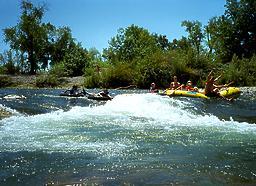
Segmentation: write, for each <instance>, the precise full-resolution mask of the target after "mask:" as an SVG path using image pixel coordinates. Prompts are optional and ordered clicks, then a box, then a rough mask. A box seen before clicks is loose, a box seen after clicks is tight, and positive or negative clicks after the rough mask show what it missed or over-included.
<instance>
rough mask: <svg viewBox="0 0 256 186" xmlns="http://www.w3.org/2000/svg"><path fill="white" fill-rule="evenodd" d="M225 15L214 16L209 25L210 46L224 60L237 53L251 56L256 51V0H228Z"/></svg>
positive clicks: (240, 55)
mask: <svg viewBox="0 0 256 186" xmlns="http://www.w3.org/2000/svg"><path fill="white" fill-rule="evenodd" d="M225 7H226V10H225V13H224V15H222V16H219V17H214V18H212V19H211V20H210V21H209V23H208V25H207V28H208V30H207V33H208V34H209V35H210V37H209V42H210V46H211V47H212V49H214V51H215V52H216V53H217V55H218V56H219V57H220V59H221V60H222V61H223V62H229V61H230V60H231V59H232V57H233V55H234V54H235V55H236V56H238V57H239V58H242V57H247V58H249V57H251V56H253V54H255V52H256V19H255V17H256V1H254V0H240V1H238V0H227V2H226V5H225Z"/></svg>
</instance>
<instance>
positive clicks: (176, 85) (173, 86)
mask: <svg viewBox="0 0 256 186" xmlns="http://www.w3.org/2000/svg"><path fill="white" fill-rule="evenodd" d="M170 89H171V90H176V89H181V85H180V83H179V82H178V79H177V76H173V82H171V84H170Z"/></svg>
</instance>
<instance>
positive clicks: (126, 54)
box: [104, 25, 159, 63]
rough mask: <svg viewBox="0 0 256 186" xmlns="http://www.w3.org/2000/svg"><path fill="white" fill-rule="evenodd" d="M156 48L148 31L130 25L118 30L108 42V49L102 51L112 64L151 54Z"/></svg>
mask: <svg viewBox="0 0 256 186" xmlns="http://www.w3.org/2000/svg"><path fill="white" fill-rule="evenodd" d="M157 48H159V47H158V46H157V43H156V40H155V37H154V36H153V35H152V34H150V33H149V31H148V30H146V29H144V28H141V27H138V26H135V25H131V26H129V27H127V28H126V29H119V31H118V34H117V35H116V36H115V37H113V38H112V39H111V40H110V42H109V48H108V49H105V50H104V57H105V58H107V59H108V60H110V61H111V62H112V63H115V62H116V61H125V62H131V61H133V60H135V59H140V58H144V57H145V56H147V55H149V54H152V53H153V52H154V51H155V50H156V49H157Z"/></svg>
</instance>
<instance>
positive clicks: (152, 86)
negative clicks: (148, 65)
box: [149, 82, 158, 93]
mask: <svg viewBox="0 0 256 186" xmlns="http://www.w3.org/2000/svg"><path fill="white" fill-rule="evenodd" d="M149 92H151V93H157V92H158V89H157V88H156V84H155V83H154V82H153V83H151V85H150V88H149Z"/></svg>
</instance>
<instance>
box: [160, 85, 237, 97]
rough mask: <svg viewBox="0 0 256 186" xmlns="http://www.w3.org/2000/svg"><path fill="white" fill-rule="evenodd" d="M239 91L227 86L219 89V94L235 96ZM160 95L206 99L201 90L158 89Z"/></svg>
mask: <svg viewBox="0 0 256 186" xmlns="http://www.w3.org/2000/svg"><path fill="white" fill-rule="evenodd" d="M240 93H241V90H240V88H237V87H228V88H226V89H224V90H221V91H220V95H221V96H223V97H226V98H231V97H232V98H237V97H238V96H239V95H240ZM159 94H160V95H167V96H170V97H175V96H181V97H193V98H204V99H208V98H209V97H207V96H206V95H205V94H204V93H202V92H194V91H186V90H169V89H167V90H165V91H159Z"/></svg>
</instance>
